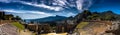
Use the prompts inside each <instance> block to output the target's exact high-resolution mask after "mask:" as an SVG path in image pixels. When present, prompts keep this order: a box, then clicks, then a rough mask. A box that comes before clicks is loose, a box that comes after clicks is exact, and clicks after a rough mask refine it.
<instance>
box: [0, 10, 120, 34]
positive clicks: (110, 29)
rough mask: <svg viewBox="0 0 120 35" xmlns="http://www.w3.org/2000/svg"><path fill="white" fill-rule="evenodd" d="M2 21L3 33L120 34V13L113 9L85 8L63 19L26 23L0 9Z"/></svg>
mask: <svg viewBox="0 0 120 35" xmlns="http://www.w3.org/2000/svg"><path fill="white" fill-rule="evenodd" d="M0 21H1V22H0V25H1V26H0V32H2V33H0V34H1V35H2V34H6V35H19V34H20V35H23V33H24V32H28V31H30V32H31V33H32V34H31V33H29V34H30V35H47V34H49V33H56V34H59V35H119V34H120V33H119V32H120V28H119V27H120V24H119V23H120V15H118V14H114V13H113V12H112V11H106V12H103V13H98V12H90V11H89V10H85V11H83V12H82V13H79V14H78V15H76V16H75V17H68V18H67V19H65V20H61V21H53V22H29V23H26V22H25V20H22V19H21V18H20V17H19V16H14V15H12V14H5V12H4V11H0ZM8 29H9V30H8ZM10 30H12V31H10ZM21 31H22V34H21ZM6 32H7V33H6ZM56 34H55V35H56Z"/></svg>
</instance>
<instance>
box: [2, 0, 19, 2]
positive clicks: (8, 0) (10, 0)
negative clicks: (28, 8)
mask: <svg viewBox="0 0 120 35" xmlns="http://www.w3.org/2000/svg"><path fill="white" fill-rule="evenodd" d="M17 1H19V0H0V2H3V3H10V2H17Z"/></svg>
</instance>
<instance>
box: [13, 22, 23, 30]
mask: <svg viewBox="0 0 120 35" xmlns="http://www.w3.org/2000/svg"><path fill="white" fill-rule="evenodd" d="M12 25H14V26H16V27H17V28H19V29H21V30H24V29H25V28H24V26H23V25H22V24H20V23H19V22H13V23H12Z"/></svg>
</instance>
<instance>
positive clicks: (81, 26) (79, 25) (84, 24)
mask: <svg viewBox="0 0 120 35" xmlns="http://www.w3.org/2000/svg"><path fill="white" fill-rule="evenodd" d="M88 24H89V23H88V22H81V23H79V24H78V25H77V27H76V28H80V29H81V28H83V27H85V26H86V25H88Z"/></svg>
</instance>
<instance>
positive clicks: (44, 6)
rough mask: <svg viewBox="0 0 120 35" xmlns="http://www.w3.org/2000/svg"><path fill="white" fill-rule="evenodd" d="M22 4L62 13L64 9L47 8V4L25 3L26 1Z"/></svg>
mask: <svg viewBox="0 0 120 35" xmlns="http://www.w3.org/2000/svg"><path fill="white" fill-rule="evenodd" d="M20 3H22V4H27V5H31V6H36V7H42V8H46V9H50V10H54V11H60V10H62V9H63V8H62V7H57V6H56V7H55V6H47V5H45V4H36V3H30V2H24V1H20Z"/></svg>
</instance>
